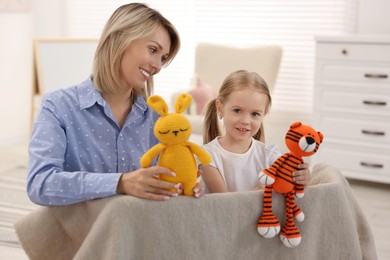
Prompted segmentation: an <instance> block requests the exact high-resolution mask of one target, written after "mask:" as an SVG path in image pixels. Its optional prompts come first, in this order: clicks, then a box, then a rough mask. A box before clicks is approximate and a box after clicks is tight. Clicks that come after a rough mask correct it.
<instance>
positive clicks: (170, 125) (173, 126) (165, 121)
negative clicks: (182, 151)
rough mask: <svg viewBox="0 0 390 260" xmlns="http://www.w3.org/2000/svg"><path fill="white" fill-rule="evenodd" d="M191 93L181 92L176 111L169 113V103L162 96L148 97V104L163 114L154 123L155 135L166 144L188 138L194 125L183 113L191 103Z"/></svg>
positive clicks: (183, 140) (177, 142) (176, 142)
mask: <svg viewBox="0 0 390 260" xmlns="http://www.w3.org/2000/svg"><path fill="white" fill-rule="evenodd" d="M191 101H192V97H191V96H190V95H189V94H181V95H179V97H178V98H177V100H176V104H175V109H176V112H175V113H168V105H167V104H166V102H165V101H164V100H163V99H162V98H161V97H160V96H151V97H149V98H148V105H149V106H150V107H151V108H152V109H153V110H155V111H156V112H157V113H159V114H160V115H161V117H160V118H159V119H158V120H157V122H156V124H155V125H154V135H155V136H156V137H157V139H158V140H159V141H160V142H161V143H164V144H167V145H174V144H180V143H182V142H185V141H187V140H188V138H189V137H190V135H191V133H192V127H191V124H190V122H189V121H188V119H187V118H186V117H185V116H184V115H182V114H181V113H182V112H184V111H185V110H186V109H187V108H188V107H189V106H190V104H191Z"/></svg>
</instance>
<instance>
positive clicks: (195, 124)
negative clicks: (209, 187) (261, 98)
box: [171, 43, 282, 136]
mask: <svg viewBox="0 0 390 260" xmlns="http://www.w3.org/2000/svg"><path fill="white" fill-rule="evenodd" d="M281 58H282V48H281V47H280V46H278V45H258V46H252V47H245V48H243V47H241V48H239V47H232V46H227V45H218V44H211V43H200V44H198V45H197V47H196V52H195V72H194V74H195V75H196V76H197V77H199V78H200V79H201V81H203V83H204V84H206V85H208V86H211V87H209V89H210V88H211V89H213V91H212V95H210V93H208V95H205V96H207V99H210V96H212V98H213V97H215V96H216V95H217V94H218V90H219V87H220V86H221V84H222V81H223V80H224V79H225V77H226V76H227V75H228V74H229V73H231V72H233V71H235V70H238V69H246V70H249V71H254V72H257V73H259V74H260V75H261V76H262V77H263V78H264V79H265V81H266V82H267V84H268V86H269V88H270V91H271V94H272V92H273V89H274V86H275V82H276V78H277V75H278V71H279V66H280V62H281ZM192 82H193V86H192V87H193V88H194V87H195V83H196V80H192ZM189 91H190V90H188V89H187V90H182V91H178V92H175V93H174V94H173V96H172V99H171V102H173V103H174V101H175V100H176V97H177V95H178V93H183V92H189ZM207 101H209V100H207ZM193 106H196V102H193ZM198 110H199V109H198ZM196 111H197V109H196V108H194V107H192V108H191V109H190V110H189V112H188V115H187V116H188V119H189V120H190V123H191V125H192V128H193V129H192V131H193V135H200V136H201V135H202V128H203V117H204V115H203V114H204V112H205V111H204V110H202V112H201V113H200V114H198V113H196Z"/></svg>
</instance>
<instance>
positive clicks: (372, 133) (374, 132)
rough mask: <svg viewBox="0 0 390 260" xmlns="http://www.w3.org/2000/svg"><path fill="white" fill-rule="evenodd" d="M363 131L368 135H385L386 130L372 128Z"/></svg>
mask: <svg viewBox="0 0 390 260" xmlns="http://www.w3.org/2000/svg"><path fill="white" fill-rule="evenodd" d="M362 133H363V134H366V135H385V132H379V131H370V130H362Z"/></svg>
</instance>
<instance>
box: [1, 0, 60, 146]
mask: <svg viewBox="0 0 390 260" xmlns="http://www.w3.org/2000/svg"><path fill="white" fill-rule="evenodd" d="M60 3H61V1H60V0H54V1H53V0H32V1H31V8H30V10H27V11H24V12H0V35H1V36H0V38H1V41H0V57H1V58H0V89H1V95H0V122H1V123H0V147H2V146H4V145H7V144H10V143H15V142H20V141H25V140H28V138H29V134H30V114H31V95H32V86H33V85H32V84H33V38H34V37H61V36H62V35H63V30H61V28H60V21H61V20H60V19H61V16H60V14H61V13H60V8H59V7H60Z"/></svg>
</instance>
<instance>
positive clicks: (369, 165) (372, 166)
mask: <svg viewBox="0 0 390 260" xmlns="http://www.w3.org/2000/svg"><path fill="white" fill-rule="evenodd" d="M360 165H361V166H364V167H368V168H383V164H379V163H368V162H360Z"/></svg>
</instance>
